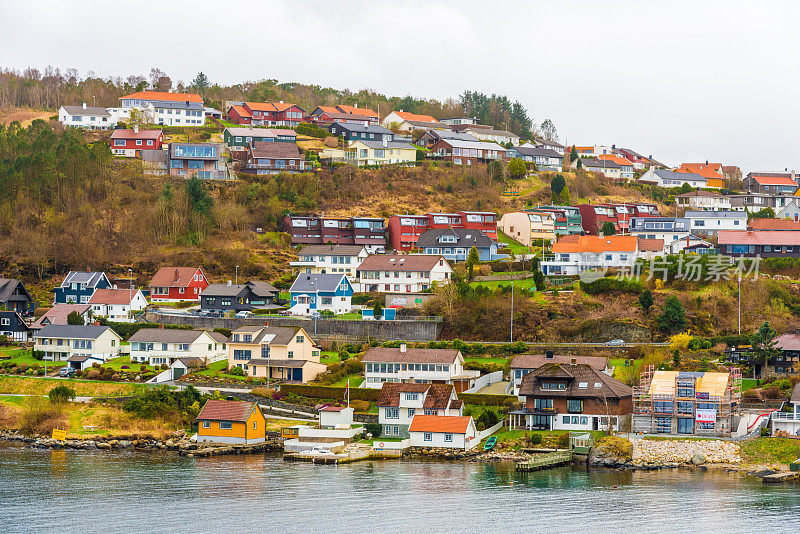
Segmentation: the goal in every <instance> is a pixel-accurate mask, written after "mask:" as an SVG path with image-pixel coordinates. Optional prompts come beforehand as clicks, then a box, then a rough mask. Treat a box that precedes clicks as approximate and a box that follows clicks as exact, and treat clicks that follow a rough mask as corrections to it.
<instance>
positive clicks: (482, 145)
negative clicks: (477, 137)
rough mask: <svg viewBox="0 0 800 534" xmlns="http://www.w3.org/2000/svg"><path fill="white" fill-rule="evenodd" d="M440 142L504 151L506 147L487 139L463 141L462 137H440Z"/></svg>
mask: <svg viewBox="0 0 800 534" xmlns="http://www.w3.org/2000/svg"><path fill="white" fill-rule="evenodd" d="M442 142H444V143H447V144H448V145H450V146H451V147H453V148H474V149H481V150H496V151H498V152H503V153H505V151H506V147H504V146H502V145H498V144H497V143H490V142H488V141H465V140H463V139H442Z"/></svg>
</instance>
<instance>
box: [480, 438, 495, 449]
mask: <svg viewBox="0 0 800 534" xmlns="http://www.w3.org/2000/svg"><path fill="white" fill-rule="evenodd" d="M496 444H497V437H495V436H489V439H487V440H486V443H484V444H483V450H485V451H490V450H492V449H494V446H495V445H496Z"/></svg>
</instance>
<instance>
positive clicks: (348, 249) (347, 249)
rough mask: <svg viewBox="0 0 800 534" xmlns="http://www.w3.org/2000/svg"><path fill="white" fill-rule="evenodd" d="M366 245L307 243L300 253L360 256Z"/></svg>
mask: <svg viewBox="0 0 800 534" xmlns="http://www.w3.org/2000/svg"><path fill="white" fill-rule="evenodd" d="M362 250H364V247H363V246H361V245H306V246H304V247H303V248H301V249H300V252H299V253H298V254H303V255H310V256H358V255H359V254H361V251H362Z"/></svg>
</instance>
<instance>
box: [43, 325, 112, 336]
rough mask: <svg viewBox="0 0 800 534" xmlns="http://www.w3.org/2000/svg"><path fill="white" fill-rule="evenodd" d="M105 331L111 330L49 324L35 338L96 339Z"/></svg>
mask: <svg viewBox="0 0 800 534" xmlns="http://www.w3.org/2000/svg"><path fill="white" fill-rule="evenodd" d="M106 330H111V328H109V327H108V326H97V325H74V324H49V325H47V326H44V327H43V328H42V329H41V330H39V332H38V333H37V334H36V337H59V338H76V339H96V338H97V337H98V336H100V335H101V334H103V333H104V332H105V331H106ZM111 331H112V332H114V331H113V330H111Z"/></svg>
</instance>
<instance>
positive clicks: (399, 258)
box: [355, 254, 453, 293]
mask: <svg viewBox="0 0 800 534" xmlns="http://www.w3.org/2000/svg"><path fill="white" fill-rule="evenodd" d="M452 274H453V268H452V267H450V264H449V263H448V262H447V260H446V259H444V256H441V255H436V254H434V255H432V254H402V255H401V254H375V255H373V256H369V257H367V259H365V260H364V261H363V262H361V265H359V267H358V269H357V270H356V280H355V283H356V284H357V285H358V288H359V290H360V291H369V292H379V293H392V292H394V293H398V292H402V293H422V292H423V291H427V290H428V289H430V288H431V287H432V286H433V284H434V283H438V284H449V283H450V278H451V276H452Z"/></svg>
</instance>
